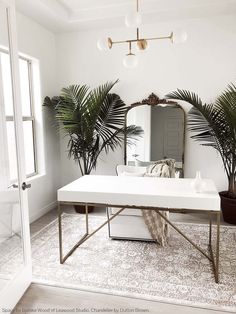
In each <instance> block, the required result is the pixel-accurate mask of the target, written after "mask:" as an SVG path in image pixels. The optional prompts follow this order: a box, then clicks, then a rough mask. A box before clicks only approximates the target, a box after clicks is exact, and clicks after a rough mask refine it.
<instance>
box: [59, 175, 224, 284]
mask: <svg viewBox="0 0 236 314" xmlns="http://www.w3.org/2000/svg"><path fill="white" fill-rule="evenodd" d="M191 182H192V179H173V178H171V179H170V178H150V177H122V176H92V175H89V176H84V177H81V178H80V179H78V180H76V181H74V182H72V183H70V184H68V185H66V186H65V187H63V188H61V189H59V190H58V214H59V241H60V262H61V263H64V262H65V260H66V259H67V258H68V257H69V256H70V255H71V254H72V253H73V252H74V250H75V249H76V248H77V247H79V246H80V245H81V244H82V243H83V242H85V241H86V240H88V239H89V238H90V237H91V236H92V235H93V234H95V233H96V232H97V231H98V230H100V229H101V228H102V227H103V226H105V225H106V224H107V223H108V222H110V221H111V220H112V219H114V218H115V217H116V216H117V215H118V214H119V213H120V212H121V211H123V210H124V208H145V209H150V210H155V211H156V212H157V213H158V214H159V215H160V216H161V217H162V218H163V219H165V220H166V221H167V222H168V223H169V224H170V225H171V226H172V227H173V228H174V229H175V230H176V231H177V232H179V233H180V234H181V235H182V236H183V237H184V238H185V239H186V240H187V241H188V242H190V243H191V244H192V245H193V246H194V247H195V248H196V249H198V250H199V251H200V252H201V253H202V254H203V255H204V256H205V257H206V258H208V259H209V260H210V262H212V266H213V270H214V274H215V279H216V282H218V277H219V271H218V270H219V237H220V197H219V194H218V192H217V189H216V187H215V184H214V182H213V181H212V180H204V182H205V188H204V193H196V192H195V191H194V190H193V189H192V187H191ZM61 203H73V204H84V205H85V206H86V233H85V235H84V236H83V238H82V239H81V240H80V241H79V242H78V243H77V244H76V245H75V246H74V247H73V248H72V249H71V250H70V252H69V253H68V254H66V256H65V257H63V252H62V229H61V228H62V227H61V209H60V204H61ZM88 205H101V206H106V207H110V206H112V207H119V208H120V207H121V209H120V210H119V211H118V212H117V213H116V214H115V215H113V216H112V217H111V218H109V219H108V220H107V221H106V222H105V223H104V224H102V225H101V226H100V227H99V228H98V229H97V230H95V231H94V232H92V233H91V234H89V231H88V210H87V207H88ZM162 211H170V212H193V213H194V212H202V213H206V214H209V216H210V220H209V221H210V224H209V226H210V228H209V251H210V255H208V254H207V253H206V252H205V251H204V250H203V249H202V248H200V247H199V246H197V245H196V244H195V243H193V241H191V240H190V239H189V238H188V237H187V236H186V235H184V234H183V233H182V232H181V231H180V230H179V229H178V228H177V227H176V226H175V225H173V224H172V222H171V221H169V220H168V219H167V218H166V217H165V216H163V214H162V213H161V212H162ZM213 214H215V215H216V216H217V243H216V257H215V258H214V256H213V252H212V243H211V240H212V219H211V217H212V215H213Z"/></svg>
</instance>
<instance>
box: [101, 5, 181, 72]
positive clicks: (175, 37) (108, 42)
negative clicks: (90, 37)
mask: <svg viewBox="0 0 236 314" xmlns="http://www.w3.org/2000/svg"><path fill="white" fill-rule="evenodd" d="M125 24H126V26H127V27H132V28H136V38H133V39H127V40H119V41H113V40H112V39H111V38H110V37H108V38H105V39H100V40H98V42H97V47H98V49H99V50H103V51H105V50H111V49H112V48H113V46H114V45H120V44H126V45H128V53H127V54H126V55H125V57H124V59H123V64H124V66H125V67H127V68H134V67H136V66H137V65H138V57H137V55H136V54H135V53H133V52H132V47H133V45H136V46H137V48H138V50H139V51H145V50H147V48H148V43H149V41H153V40H166V39H167V40H170V41H171V42H172V43H173V44H174V43H182V42H185V41H186V40H187V34H186V32H185V31H182V30H177V31H175V32H173V31H172V32H171V33H170V35H168V36H162V37H149V38H143V37H141V36H140V30H139V27H140V25H141V24H142V16H141V14H140V12H139V0H136V10H135V11H134V12H132V13H129V14H127V15H126V17H125Z"/></svg>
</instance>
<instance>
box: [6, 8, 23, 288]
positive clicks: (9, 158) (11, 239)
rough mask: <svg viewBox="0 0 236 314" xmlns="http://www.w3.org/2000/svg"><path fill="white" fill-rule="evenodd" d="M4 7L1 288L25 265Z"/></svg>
mask: <svg viewBox="0 0 236 314" xmlns="http://www.w3.org/2000/svg"><path fill="white" fill-rule="evenodd" d="M8 42H9V40H8V29H7V11H6V7H4V6H3V5H2V4H1V3H0V290H1V289H3V288H4V287H5V286H6V285H7V284H8V283H9V281H10V280H11V279H13V278H14V277H15V276H16V274H18V273H19V271H20V270H21V269H22V267H23V266H24V255H23V242H22V226H21V210H20V191H19V188H18V185H17V181H18V174H17V162H15V163H14V162H13V161H14V160H15V161H16V160H17V158H16V141H15V125H14V120H15V118H14V110H13V97H12V73H11V64H10V56H9V44H8Z"/></svg>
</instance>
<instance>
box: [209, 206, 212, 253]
mask: <svg viewBox="0 0 236 314" xmlns="http://www.w3.org/2000/svg"><path fill="white" fill-rule="evenodd" d="M211 238H212V214H211V212H210V213H209V247H211Z"/></svg>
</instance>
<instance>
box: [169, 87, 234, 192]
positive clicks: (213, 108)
mask: <svg viewBox="0 0 236 314" xmlns="http://www.w3.org/2000/svg"><path fill="white" fill-rule="evenodd" d="M166 98H169V99H175V100H182V101H186V102H188V103H189V104H191V105H192V106H193V107H192V108H191V110H190V111H189V113H188V126H189V130H190V131H191V132H193V133H194V135H193V136H192V138H193V139H195V140H197V141H200V142H201V144H202V145H205V146H211V147H213V148H215V149H216V150H217V151H218V152H219V153H220V155H221V158H222V161H223V164H224V167H225V170H226V173H227V176H228V179H229V191H230V193H233V194H236V180H235V178H236V87H235V85H234V84H231V85H229V86H228V87H227V89H226V90H225V91H224V92H223V93H222V94H221V95H220V96H219V97H218V98H217V99H216V101H215V103H214V104H203V103H202V101H201V99H200V98H199V97H198V96H197V95H196V94H195V93H191V92H189V91H186V90H179V89H178V90H177V91H175V92H172V93H170V94H168V95H167V96H166Z"/></svg>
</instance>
